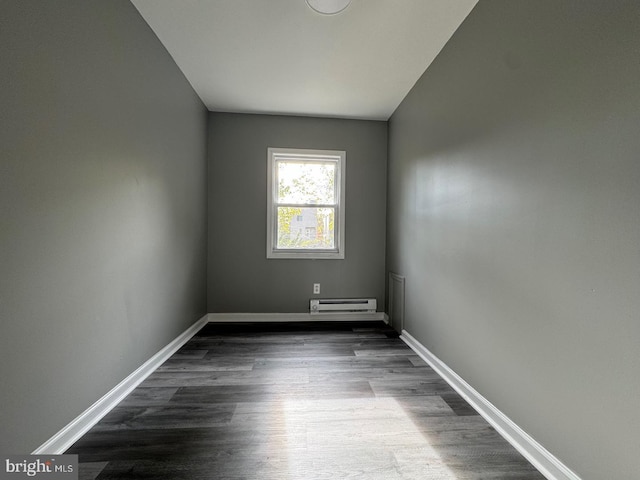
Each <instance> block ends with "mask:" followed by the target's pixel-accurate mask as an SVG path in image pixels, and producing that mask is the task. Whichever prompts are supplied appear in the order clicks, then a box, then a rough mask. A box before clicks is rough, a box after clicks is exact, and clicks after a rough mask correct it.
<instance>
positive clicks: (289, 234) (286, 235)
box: [276, 207, 335, 250]
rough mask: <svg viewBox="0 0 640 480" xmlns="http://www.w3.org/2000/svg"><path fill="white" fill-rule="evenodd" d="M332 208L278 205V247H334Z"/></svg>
mask: <svg viewBox="0 0 640 480" xmlns="http://www.w3.org/2000/svg"><path fill="white" fill-rule="evenodd" d="M334 221H335V209H334V208H299V207H278V232H277V235H278V239H277V247H276V248H280V249H314V248H320V249H326V250H331V249H334V248H335V235H334V228H335V227H334Z"/></svg>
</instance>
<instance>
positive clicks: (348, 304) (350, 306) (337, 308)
mask: <svg viewBox="0 0 640 480" xmlns="http://www.w3.org/2000/svg"><path fill="white" fill-rule="evenodd" d="M377 306H378V304H377V302H376V299H375V298H318V299H313V300H310V301H309V311H310V312H311V314H312V315H314V314H336V313H340V314H345V313H375V311H376V308H377Z"/></svg>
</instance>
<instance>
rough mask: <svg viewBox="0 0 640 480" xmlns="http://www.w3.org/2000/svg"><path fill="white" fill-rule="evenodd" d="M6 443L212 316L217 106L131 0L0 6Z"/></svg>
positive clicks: (27, 437) (77, 404) (99, 390)
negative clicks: (210, 226)
mask: <svg viewBox="0 0 640 480" xmlns="http://www.w3.org/2000/svg"><path fill="white" fill-rule="evenodd" d="M0 10H1V11H2V14H1V15H0V56H1V58H2V68H0V85H1V89H0V125H1V127H0V358H1V361H0V378H2V388H0V406H1V408H0V432H2V433H1V434H0V451H3V452H14V453H29V452H31V451H32V450H33V449H35V448H37V447H38V446H39V445H40V444H41V443H42V442H44V441H46V440H47V439H48V438H49V437H50V436H51V435H53V434H54V433H56V432H57V431H58V430H59V429H60V428H62V427H63V426H64V425H66V424H67V423H68V422H69V421H71V420H72V419H73V418H75V417H76V416H77V415H79V414H80V413H82V411H83V410H84V409H86V408H87V407H89V406H90V405H91V404H92V403H93V402H95V401H96V400H97V399H98V398H100V397H101V396H102V395H103V394H105V393H106V392H107V391H109V390H110V389H111V388H112V387H113V386H115V385H116V384H117V383H118V382H119V381H120V380H122V379H123V378H124V377H125V376H127V375H128V374H129V373H131V372H132V371H133V370H134V369H136V368H137V367H138V366H140V365H141V364H142V363H143V362H144V361H146V360H147V359H148V358H149V357H151V356H152V355H153V354H154V353H156V352H157V351H158V350H159V349H160V348H162V347H163V346H165V345H166V344H167V343H168V342H169V341H171V340H172V339H173V338H175V337H176V336H177V335H178V334H179V333H180V332H182V331H184V329H186V328H187V327H188V326H189V325H191V324H192V323H193V322H195V321H196V320H198V318H200V317H201V316H202V315H203V314H204V313H205V312H206V307H205V305H206V287H205V284H206V272H205V263H206V153H205V149H206V110H205V109H204V107H203V105H202V104H201V102H200V100H199V99H198V98H197V97H196V95H195V94H194V92H193V90H192V89H191V87H190V86H189V84H188V83H187V82H186V80H185V79H184V77H183V76H182V74H181V73H180V71H179V70H178V68H177V67H176V65H175V63H174V62H173V61H172V59H171V58H170V56H169V55H168V53H167V52H166V51H165V50H164V48H163V47H162V46H161V44H160V43H159V42H158V40H157V39H156V37H155V36H154V35H153V33H152V32H151V30H150V29H149V28H148V26H147V25H146V23H145V22H144V21H143V20H142V18H141V17H140V16H139V15H138V13H137V11H136V10H135V8H134V7H133V6H132V5H131V4H130V3H129V2H128V1H126V0H109V1H104V0H96V1H87V0H76V1H73V0H65V1H56V2H49V1H41V0H36V1H29V0H15V1H2V2H1V3H0Z"/></svg>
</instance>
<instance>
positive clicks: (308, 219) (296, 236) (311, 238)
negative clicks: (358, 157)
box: [267, 148, 346, 259]
mask: <svg viewBox="0 0 640 480" xmlns="http://www.w3.org/2000/svg"><path fill="white" fill-rule="evenodd" d="M268 163H269V166H268V175H267V177H268V185H267V197H268V198H267V258H312V259H314V258H318V259H320V258H344V180H345V165H346V153H345V152H343V151H336V150H297V149H290V148H269V149H268Z"/></svg>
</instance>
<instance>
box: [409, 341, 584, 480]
mask: <svg viewBox="0 0 640 480" xmlns="http://www.w3.org/2000/svg"><path fill="white" fill-rule="evenodd" d="M400 338H401V339H402V340H403V341H404V342H405V343H406V344H407V345H408V346H409V347H410V348H411V349H412V350H413V351H414V352H416V353H417V354H418V355H419V356H420V357H421V358H422V359H423V360H424V361H425V362H427V363H428V364H429V365H430V366H431V368H433V369H434V370H435V371H436V372H437V373H438V374H439V375H440V376H441V377H442V378H444V380H445V381H446V382H447V383H448V384H449V385H451V387H453V389H454V390H455V391H456V392H458V393H459V394H460V395H461V396H462V397H463V398H464V399H465V400H466V401H467V402H469V404H470V405H471V406H472V407H473V408H474V409H475V410H476V411H477V412H478V413H479V414H480V415H482V416H483V417H484V419H485V420H487V421H488V422H489V423H490V424H491V425H492V426H493V427H494V428H495V429H496V431H498V433H500V435H502V436H503V437H504V438H505V439H506V440H507V441H508V442H509V443H510V444H511V445H513V446H514V447H515V448H516V450H518V451H519V452H520V453H521V454H522V455H523V456H524V457H525V458H526V459H527V460H529V462H531V464H532V465H533V466H534V467H536V468H537V469H538V470H539V471H540V473H542V474H543V475H544V476H545V477H546V478H548V479H549V480H580V477H578V475H576V474H575V473H574V472H573V471H572V470H570V469H569V468H568V467H567V466H566V465H564V464H563V463H562V462H561V461H560V460H558V458H556V457H555V456H554V455H553V454H552V453H551V452H549V451H548V450H547V449H546V448H544V447H543V446H542V445H540V444H539V443H538V442H537V441H535V440H534V439H533V437H531V436H530V435H529V434H528V433H526V432H525V431H524V430H522V429H521V428H520V427H519V426H518V425H516V424H515V423H514V422H513V421H512V420H511V419H510V418H509V417H507V416H506V415H505V414H504V413H502V412H501V411H500V410H498V408H496V407H495V405H493V404H492V403H491V402H489V400H487V399H486V398H484V397H483V396H482V395H481V394H480V393H479V392H477V391H476V390H475V389H474V388H473V387H472V386H471V385H469V384H468V383H467V382H466V381H465V380H464V379H463V378H462V377H460V376H459V375H458V374H457V373H456V372H454V371H453V370H452V369H451V368H449V366H448V365H447V364H446V363H444V362H443V361H442V360H440V359H439V358H438V357H436V356H435V355H434V354H433V353H431V352H430V351H429V350H428V349H427V348H426V347H425V346H424V345H422V344H421V343H420V342H419V341H418V340H416V339H415V338H414V337H412V336H411V335H410V334H409V333H408V332H407V331H406V330H403V331H402V335H401V336H400Z"/></svg>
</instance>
